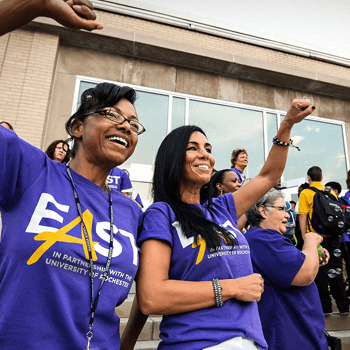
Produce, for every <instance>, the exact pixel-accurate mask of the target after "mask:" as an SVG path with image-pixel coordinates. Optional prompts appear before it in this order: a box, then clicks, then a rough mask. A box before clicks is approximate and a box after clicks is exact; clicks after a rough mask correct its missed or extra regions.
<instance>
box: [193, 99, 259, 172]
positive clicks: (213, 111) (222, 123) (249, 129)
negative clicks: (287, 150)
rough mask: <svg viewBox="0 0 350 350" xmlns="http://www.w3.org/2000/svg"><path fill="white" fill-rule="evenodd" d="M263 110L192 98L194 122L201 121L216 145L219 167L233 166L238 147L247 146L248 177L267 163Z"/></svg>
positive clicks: (219, 168) (216, 166) (201, 124)
mask: <svg viewBox="0 0 350 350" xmlns="http://www.w3.org/2000/svg"><path fill="white" fill-rule="evenodd" d="M262 116H263V114H262V112H258V111H252V110H248V109H242V108H237V107H231V106H221V105H217V104H214V103H207V102H199V101H192V100H191V101H190V120H189V121H190V124H194V125H198V126H199V127H201V128H202V129H203V131H204V132H205V133H206V135H207V137H208V140H209V142H210V143H211V145H212V146H213V155H214V157H215V160H216V163H215V169H217V170H221V169H225V168H230V167H231V153H232V151H233V149H235V148H237V147H243V148H245V149H246V150H247V152H248V156H249V163H248V166H247V168H246V169H245V170H244V174H245V175H246V177H248V178H249V177H254V176H256V175H257V174H258V173H259V171H260V170H261V168H262V166H263V164H264V147H263V119H262Z"/></svg>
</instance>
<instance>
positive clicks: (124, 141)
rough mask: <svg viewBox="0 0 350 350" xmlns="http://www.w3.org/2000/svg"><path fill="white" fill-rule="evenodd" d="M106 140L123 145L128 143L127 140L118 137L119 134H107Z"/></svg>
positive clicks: (125, 145)
mask: <svg viewBox="0 0 350 350" xmlns="http://www.w3.org/2000/svg"><path fill="white" fill-rule="evenodd" d="M106 139H107V140H109V141H112V142H115V143H119V144H120V145H123V146H124V147H128V146H129V143H128V141H126V140H125V139H124V138H122V137H119V136H109V137H106Z"/></svg>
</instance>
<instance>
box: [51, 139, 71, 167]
mask: <svg viewBox="0 0 350 350" xmlns="http://www.w3.org/2000/svg"><path fill="white" fill-rule="evenodd" d="M67 151H68V148H67V145H64V144H63V143H62V142H60V143H58V144H57V145H56V148H55V152H54V154H53V160H56V161H57V162H60V163H62V161H63V159H64V158H65V156H66V154H67Z"/></svg>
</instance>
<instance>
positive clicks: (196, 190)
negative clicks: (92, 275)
mask: <svg viewBox="0 0 350 350" xmlns="http://www.w3.org/2000/svg"><path fill="white" fill-rule="evenodd" d="M312 110H313V108H312V107H311V106H310V103H309V101H308V100H294V101H293V103H292V106H291V108H290V109H289V112H288V113H287V115H286V117H285V118H284V120H283V121H282V123H281V127H280V129H279V131H278V133H277V135H276V138H275V139H274V143H275V144H274V145H273V146H272V148H271V152H270V155H269V157H268V159H267V160H266V163H265V165H264V167H263V168H262V170H261V172H260V173H259V175H258V176H257V177H255V178H254V179H253V180H251V181H250V182H249V183H248V184H247V185H245V186H244V187H242V188H241V189H239V191H236V192H234V193H233V194H232V193H227V194H225V195H223V196H219V197H218V198H215V199H213V198H211V197H210V196H209V198H208V201H207V202H206V203H203V204H201V201H200V191H201V188H202V186H203V185H205V184H207V183H208V182H209V180H210V177H211V174H212V170H213V167H214V163H215V160H214V157H213V155H212V153H211V150H212V146H211V145H210V143H209V141H208V140H207V138H206V136H205V133H204V131H203V130H202V129H200V128H199V127H197V126H183V127H180V128H178V129H175V130H173V131H172V132H171V133H170V134H169V135H168V136H167V137H166V138H165V139H164V141H163V142H162V144H161V146H160V148H159V150H158V154H157V157H156V161H155V168H154V179H153V195H154V202H155V203H154V204H152V205H151V206H150V207H149V208H148V209H147V211H146V212H145V217H144V222H143V230H142V233H141V235H140V237H139V240H138V242H139V244H140V246H141V257H140V259H141V261H140V269H139V273H138V280H137V299H136V301H138V302H139V306H140V309H141V311H142V313H143V314H145V315H151V314H152V315H154V314H155V315H159V314H160V315H164V316H163V320H162V322H161V325H160V337H161V338H162V340H163V341H162V342H161V343H160V345H159V347H158V349H181V350H186V349H191V350H195V349H227V348H229V349H267V345H266V342H265V339H264V336H263V333H262V329H261V323H260V319H259V314H258V309H257V305H256V302H257V301H259V300H260V296H261V293H262V292H263V280H262V278H261V276H260V275H259V274H253V269H252V265H251V261H250V251H249V246H248V244H247V241H246V240H245V238H244V236H243V235H242V234H241V232H240V231H239V230H238V228H237V226H236V220H237V217H239V216H241V215H242V214H243V213H245V212H246V211H247V210H248V209H249V208H250V207H251V206H252V205H253V204H254V203H255V202H257V201H258V199H259V198H260V197H261V196H263V195H264V194H265V193H266V192H267V191H268V190H269V189H270V188H271V187H273V186H274V185H275V184H276V183H277V182H278V180H279V178H280V176H281V174H282V172H283V169H284V167H285V162H286V158H287V153H288V147H285V146H289V145H290V132H291V129H292V127H293V125H294V124H295V123H297V122H300V121H301V120H302V119H303V118H305V117H306V116H307V115H309V114H310V113H311V112H312ZM136 306H137V305H136V302H135V305H134V308H133V312H132V315H131V322H130V324H129V326H127V329H126V333H125V336H124V339H123V348H122V349H128V348H132V343H133V341H134V340H135V334H136V332H135V329H136V328H134V327H132V324H135V325H136V324H137V322H138V320H140V319H141V318H138V317H136V314H137V307H136ZM137 327H138V328H140V327H139V324H138V325H137ZM136 336H137V335H136Z"/></svg>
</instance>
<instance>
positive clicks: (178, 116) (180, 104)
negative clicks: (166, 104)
mask: <svg viewBox="0 0 350 350" xmlns="http://www.w3.org/2000/svg"><path fill="white" fill-rule="evenodd" d="M185 114H186V100H185V99H184V98H178V97H173V114H172V119H171V130H174V129H176V128H178V127H179V126H182V125H185Z"/></svg>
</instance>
